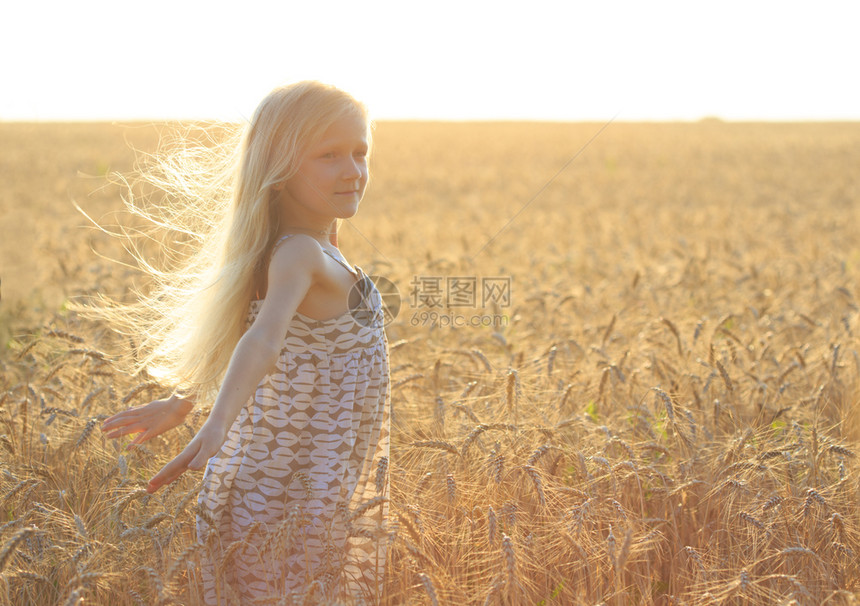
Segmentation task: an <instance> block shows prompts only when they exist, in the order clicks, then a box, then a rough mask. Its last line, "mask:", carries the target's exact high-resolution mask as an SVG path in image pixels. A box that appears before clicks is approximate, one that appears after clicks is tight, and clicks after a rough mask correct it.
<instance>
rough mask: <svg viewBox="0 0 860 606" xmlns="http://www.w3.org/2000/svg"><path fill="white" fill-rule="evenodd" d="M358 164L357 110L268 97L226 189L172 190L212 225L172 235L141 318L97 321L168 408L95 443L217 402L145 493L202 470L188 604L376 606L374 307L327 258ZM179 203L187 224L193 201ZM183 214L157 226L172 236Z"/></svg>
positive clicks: (383, 394)
mask: <svg viewBox="0 0 860 606" xmlns="http://www.w3.org/2000/svg"><path fill="white" fill-rule="evenodd" d="M369 148H370V123H369V120H368V116H367V112H366V109H365V108H364V106H363V105H362V104H360V103H359V102H357V101H356V100H355V99H353V98H352V97H351V96H349V95H347V94H346V93H344V92H342V91H340V90H338V89H336V88H334V87H331V86H327V85H323V84H320V83H318V82H299V83H297V84H293V85H290V86H285V87H282V88H278V89H276V90H274V91H273V92H272V93H270V94H269V95H268V96H267V97H266V98H265V99H264V100H263V102H262V103H261V104H260V106H259V107H258V108H257V110H256V112H255V113H254V116H253V118H252V120H251V121H250V123H249V124H248V125H247V127H246V129H245V131H244V134H243V137H242V141H241V145H240V147H239V148H238V154H236V156H235V157H236V162H235V164H236V166H235V171H234V172H233V176H232V177H231V178H230V179H226V180H225V179H221V180H218V179H214V180H210V183H209V184H208V185H206V186H205V187H198V188H197V189H194V187H184V189H183V188H180V187H174V190H180V189H183V191H184V192H185V196H186V197H188V193H187V192H192V194H193V192H195V191H196V192H205V193H206V194H207V195H209V196H210V197H212V198H216V199H217V198H219V194H220V198H221V206H220V207H219V206H217V205H216V206H215V207H214V208H215V209H216V211H215V212H217V213H218V214H220V215H221V216H205V217H202V220H200V218H198V220H197V225H198V226H199V225H203V226H204V228H203V229H202V233H201V230H200V229H199V227H198V229H197V231H193V230H191V229H188V228H182V227H180V229H185V233H191V234H192V235H193V236H194V238H195V239H196V240H197V241H199V242H201V243H200V244H199V245H198V246H196V248H195V252H194V253H193V254H192V255H190V257H187V258H186V259H185V261H184V262H183V263H182V264H181V266H180V267H178V268H175V267H174V268H173V270H172V271H169V272H161V273H159V272H155V271H152V272H151V273H152V274H153V277H154V279H155V281H156V287H155V289H154V290H153V292H152V293H151V294H149V295H148V296H146V297H143V298H142V299H141V301H139V302H138V303H136V304H135V305H131V306H123V307H118V306H114V307H113V308H112V309H111V319H112V320H113V321H114V323H115V324H117V325H118V328H119V329H120V331H121V332H125V333H130V334H132V335H133V336H134V337H135V338H136V342H139V343H140V344H141V345H140V346H139V348H138V351H137V352H136V355H137V359H138V360H139V362H138V365H139V368H145V369H146V370H147V371H148V372H149V373H150V374H151V375H152V376H155V377H157V378H158V379H159V380H160V381H163V382H164V383H165V384H168V385H170V386H171V387H172V388H173V390H174V395H172V396H171V397H170V398H168V399H166V400H158V401H155V402H151V403H149V404H146V405H143V406H138V407H135V408H132V409H129V410H126V411H124V412H120V413H118V414H115V415H114V416H112V417H110V418H108V419H107V420H106V421H105V422H104V424H103V426H102V430H103V431H104V432H106V434H107V436H108V437H110V438H117V437H120V436H123V435H127V434H131V433H139V434H140V435H138V436H137V437H136V438H135V439H134V440H133V441H132V444H131V445H136V444H140V443H141V442H143V441H145V440H148V439H150V438H152V437H154V436H157V435H159V434H161V433H162V432H164V431H166V430H167V429H170V428H172V427H175V426H177V425H179V424H181V423H182V421H183V419H184V417H185V416H186V415H187V414H188V412H189V411H190V410H191V408H192V407H193V404H192V402H194V401H200V400H201V399H204V398H206V397H208V395H209V394H212V393H217V396H216V397H215V400H214V404H213V406H212V410H211V412H210V413H209V416H208V418H207V419H206V421H205V423H204V424H203V425H202V427H201V428H200V430H199V431H198V432H197V434H196V435H195V436H194V438H193V439H192V440H191V441H190V442H189V444H188V446H186V447H185V449H184V450H183V451H182V452H181V453H180V454H179V455H178V456H176V458H174V459H173V460H172V461H170V462H169V463H167V464H166V465H165V466H164V467H163V468H162V469H161V471H159V472H158V473H157V474H156V475H155V476H154V477H153V478H152V479H151V480H150V482H149V486H148V488H147V490H148V491H149V492H154V491H156V490H158V489H159V488H160V487H161V486H163V485H165V484H168V483H170V482H172V481H174V480H175V479H176V478H177V477H179V476H180V475H181V474H182V473H183V472H184V471H185V470H187V469H191V470H201V469H204V467H205V471H204V474H203V485H202V489H201V491H200V495H199V500H198V503H199V505H200V510H201V511H200V514H199V515H198V517H197V533H198V541H199V542H200V543H201V544H202V550H201V554H202V556H201V562H202V570H201V576H202V580H203V592H204V599H205V602H206V604H227V603H232V602H234V601H235V600H236V599H238V600H239V602H240V603H241V604H250V603H268V602H267V601H266V600H265V598H267V597H271V598H272V599H273V601H274V602H277V601H278V600H280V599H281V598H282V597H283V596H284V595H286V594H287V593H290V592H294V591H295V592H299V593H300V594H304V593H305V592H306V591H313V592H314V595H315V596H316V597H317V599H320V600H321V599H326V600H340V601H342V602H348V603H362V602H363V603H368V604H370V603H375V602H377V601H378V600H379V598H380V595H381V591H382V575H383V572H384V565H385V555H386V554H385V545H386V541H385V538H386V528H385V520H386V517H387V513H388V507H387V497H388V490H389V482H388V474H387V469H388V453H389V442H388V432H389V407H390V396H389V363H388V343H387V340H386V337H385V333H384V331H383V328H382V317H383V315H382V309H381V305H382V301H381V298H380V295H379V292H378V291H377V289H376V287H375V286H374V284H373V282H372V281H371V280H370V279H369V278H368V277H367V276H366V275H365V274H364V272H363V271H362V270H361V269H360V268H359V267H358V266H357V265H356V266H353V267H350V265H349V263H347V262H346V261H345V259H344V258H343V256H342V255H341V254H340V251H339V250H338V248H337V225H338V223H337V221H338V219H346V218H349V217H352V216H354V215H355V213H356V212H357V211H358V206H359V202H360V201H361V199H362V196H363V194H364V191H365V187H366V185H367V181H368V176H369V174H368V165H367V162H368V155H369ZM186 157H187V154H186ZM181 165H182V163H181V162H176V161H171V162H168V163H166V164H164V166H165V167H172V169H173V170H174V172H182V171H176V170H175V169H176V167H177V166H181ZM164 170H166V169H164ZM196 175H199V173H191V174H189V173H188V171H187V170H186V174H183V175H180V177H179V178H174V179H173V180H174V181H175V182H184V183H186V184H187V183H188V179H191V178H194V177H195V176H196ZM164 182H165V181H164V179H163V178H162V179H161V180H160V183H161V184H162V185H163V184H164ZM190 197H191V200H186V202H187V203H188V204H191V205H192V206H194V205H197V208H199V207H200V205H205V204H207V203H209V202H210V200H207V199H203V197H204V196H203V195H202V194H201V195H197V196H196V197H195V196H194V195H191V196H190ZM210 208H211V207H210ZM195 212H196V210H195V211H194V212H191V211H188V209H182V210H176V209H174V211H173V212H172V213H167V214H168V215H169V217H170V218H171V219H172V220H173V221H174V222H178V221H181V220H183V218H185V223H186V224H190V223H192V221H189V220H187V218H188V216H192V215H194V214H195ZM173 227H176V226H175V225H174V226H173ZM361 305H364V306H365V308H364V309H363V310H362V313H356V310H357V309H358V307H359V306H361ZM368 312H369V313H368ZM131 445H130V446H131ZM228 548H231V549H230V550H229V551H228ZM255 600H256V601H255Z"/></svg>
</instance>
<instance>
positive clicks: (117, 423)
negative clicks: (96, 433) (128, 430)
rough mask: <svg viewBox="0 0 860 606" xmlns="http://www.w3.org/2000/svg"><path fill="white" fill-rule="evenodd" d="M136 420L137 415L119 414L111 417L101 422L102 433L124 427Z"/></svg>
mask: <svg viewBox="0 0 860 606" xmlns="http://www.w3.org/2000/svg"><path fill="white" fill-rule="evenodd" d="M137 420H138V415H137V414H133V415H130V414H126V413H124V412H121V413H119V414H116V415H114V416H112V417H108V418H107V419H105V420H104V421H103V422H102V431H109V430H110V429H112V428H114V427H123V426H125V425H129V424H130V423H134V422H136V421H137Z"/></svg>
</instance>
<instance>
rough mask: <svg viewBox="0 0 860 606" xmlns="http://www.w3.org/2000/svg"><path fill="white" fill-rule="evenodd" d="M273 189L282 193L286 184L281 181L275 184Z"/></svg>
mask: <svg viewBox="0 0 860 606" xmlns="http://www.w3.org/2000/svg"><path fill="white" fill-rule="evenodd" d="M272 189H273V190H275V191H281V190H282V189H284V182H283V181H281V182H280V183H275V184H274V185H273V186H272Z"/></svg>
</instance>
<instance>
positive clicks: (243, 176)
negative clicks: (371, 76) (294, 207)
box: [81, 81, 370, 398]
mask: <svg viewBox="0 0 860 606" xmlns="http://www.w3.org/2000/svg"><path fill="white" fill-rule="evenodd" d="M344 115H356V116H360V117H361V119H363V120H364V121H365V122H366V123H367V124H368V141H370V122H369V119H368V115H367V109H366V108H365V106H364V105H363V104H362V103H360V102H359V101H357V100H356V99H354V98H353V97H352V96H351V95H349V94H347V93H345V92H343V91H341V90H339V89H337V88H335V87H333V86H331V85H327V84H322V83H320V82H316V81H302V82H297V83H295V84H291V85H287V86H283V87H279V88H276V89H275V90H273V91H272V92H271V93H269V95H267V96H266V97H265V98H264V99H263V101H262V102H261V103H260V105H259V106H258V107H257V109H256V111H255V112H254V115H253V117H252V119H251V120H250V122H249V123H248V124H246V125H245V127H244V128H243V129H242V132H241V133H236V132H234V133H233V135H232V136H229V137H227V140H226V142H222V143H221V144H218V145H215V146H212V145H208V146H206V145H203V146H201V145H199V144H194V143H191V142H189V141H188V140H184V141H183V142H182V144H181V145H180V146H173V148H172V149H171V150H170V151H169V152H166V153H165V152H158V153H156V154H155V155H154V156H152V157H151V158H150V159H151V160H153V161H150V162H149V163H148V166H147V168H146V169H145V170H142V171H141V172H140V174H139V175H138V177H139V178H140V179H142V180H143V182H145V183H147V184H149V185H154V186H155V188H156V189H155V191H156V192H158V194H159V195H158V196H157V197H156V196H152V195H151V194H150V195H147V196H144V199H143V200H139V198H140V196H137V197H135V196H133V195H131V193H130V192H129V195H127V196H126V197H125V198H124V200H125V202H126V206H127V208H128V209H129V210H130V211H131V212H132V213H134V214H135V215H138V216H140V217H143V218H144V219H146V220H148V221H150V222H151V223H152V224H153V225H155V226H157V228H158V229H160V230H168V231H169V232H171V233H172V234H173V235H174V236H178V239H177V238H174V239H173V240H172V243H171V244H170V245H169V247H168V248H167V250H166V251H165V254H164V262H163V263H161V265H162V266H163V267H157V266H156V264H154V263H152V262H151V261H150V260H147V259H146V258H145V257H144V255H143V254H142V252H141V250H140V249H139V248H138V247H137V246H131V247H127V248H128V249H129V251H130V252H131V253H132V254H133V255H134V257H135V259H136V260H137V263H138V265H139V267H140V268H141V269H142V270H143V271H144V272H145V273H146V274H148V275H149V276H150V278H151V288H150V289H149V290H148V292H146V293H141V292H137V293H136V295H137V300H136V301H135V302H133V303H131V304H120V303H117V302H116V301H112V300H110V299H108V298H106V297H104V296H99V297H98V298H97V300H96V301H94V302H93V301H90V302H89V303H88V304H87V305H85V306H82V307H81V309H83V310H84V311H87V312H90V313H91V314H94V315H96V316H99V317H101V318H104V319H106V320H107V321H108V322H109V324H110V325H112V327H113V328H114V329H115V330H116V331H117V332H119V333H121V334H124V335H127V336H128V337H130V338H131V340H132V342H133V343H134V350H133V351H130V352H126V355H124V356H122V358H121V360H122V361H125V362H128V363H130V370H131V371H132V372H135V373H138V372H141V371H146V372H147V373H148V374H149V375H150V376H151V377H153V378H154V379H155V380H157V381H158V382H160V383H161V384H163V385H165V386H169V387H170V388H172V389H173V390H174V391H175V393H178V394H181V395H184V396H188V397H195V398H209V397H212V396H213V395H214V393H215V392H216V391H217V388H218V386H219V384H220V381H221V379H222V378H223V375H224V372H225V371H226V369H227V365H228V363H229V361H230V356H231V355H232V352H233V349H234V347H235V346H236V343H237V342H238V340H239V338H240V337H241V336H242V333H243V332H244V328H245V322H246V318H247V313H248V305H249V303H250V301H251V300H252V297H253V294H254V293H253V290H254V279H255V276H256V275H257V274H258V272H259V271H261V270H265V268H266V266H267V263H268V257H269V255H270V252H271V249H272V247H273V245H274V241H275V238H276V237H277V236H278V233H279V229H280V226H279V225H278V217H279V216H280V214H279V212H277V206H276V205H275V203H274V201H275V198H276V194H275V192H274V190H273V186H274V185H277V184H279V183H281V182H283V181H285V180H287V179H289V178H291V177H292V176H293V175H295V173H296V171H297V170H298V166H299V164H300V161H301V156H302V153H303V151H304V150H305V149H306V148H307V147H308V146H309V145H312V144H313V143H315V142H316V141H318V140H319V138H320V137H321V136H322V135H323V133H324V132H325V130H326V129H327V128H328V127H329V126H330V125H331V124H332V123H333V122H335V121H336V120H338V119H339V118H341V117H343V116H344Z"/></svg>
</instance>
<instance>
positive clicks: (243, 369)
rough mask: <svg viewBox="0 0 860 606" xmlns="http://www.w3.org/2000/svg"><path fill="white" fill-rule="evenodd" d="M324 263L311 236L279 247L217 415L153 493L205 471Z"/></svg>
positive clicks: (156, 480) (152, 486)
mask: <svg viewBox="0 0 860 606" xmlns="http://www.w3.org/2000/svg"><path fill="white" fill-rule="evenodd" d="M324 262H325V261H324V259H323V252H322V249H321V248H320V246H319V244H318V243H317V242H316V241H315V240H314V239H313V238H311V237H310V236H306V235H296V236H294V237H292V238H290V239H289V240H287V241H285V242H284V244H283V245H281V246H280V247H278V249H276V251H275V254H274V255H273V256H272V260H271V262H270V263H269V271H268V290H267V292H266V298H265V300H264V301H263V304H262V306H261V307H260V311H259V313H258V315H257V318H256V320H255V321H254V323H253V324H252V325H251V327H250V328H249V329H248V330H247V332H245V334H244V335H243V336H242V338H241V339H239V342H238V344H237V345H236V348H235V349H234V350H233V355H232V356H231V358H230V364H229V366H228V367H227V372H226V374H225V375H224V382H223V383H222V384H221V389H220V391H219V392H218V396H217V397H216V398H215V404H214V405H213V406H212V411H211V412H210V413H209V416H208V417H207V419H206V422H205V423H204V424H203V426H202V427H201V428H200V430H199V431H198V432H197V435H196V436H194V438H192V440H191V442H190V443H189V444H188V446H186V447H185V449H184V450H183V451H182V452H181V453H179V455H178V456H177V457H176V458H174V459H173V460H172V461H170V462H169V463H168V464H167V465H165V466H164V467H163V468H162V469H161V471H159V472H158V473H157V474H155V476H153V478H152V479H151V480H150V481H149V485H148V486H147V491H148V492H150V493H152V492H155V491H156V490H158V489H159V488H160V487H161V486H163V485H164V484H169V483H170V482H172V481H173V480H175V479H176V478H178V477H179V476H180V475H181V474H182V473H183V472H184V471H185V470H186V469H195V470H198V469H203V468H204V467H205V465H206V462H207V461H208V460H209V458H211V457H212V456H213V455H215V454H216V453H217V452H218V450H219V449H220V448H221V446H222V445H223V444H224V440H225V439H226V438H227V432H228V430H229V429H230V426H231V425H232V424H233V421H234V420H235V419H236V417H237V416H238V414H239V411H240V410H242V407H243V406H244V405H245V403H246V402H247V401H248V398H250V397H251V395H252V394H253V393H254V391H255V390H256V388H257V386H258V385H259V383H260V380H261V379H262V378H263V377H264V376H265V375H266V373H267V372H269V371H270V370H271V368H272V366H273V365H274V364H275V361H276V360H277V359H278V355H279V354H280V351H281V347H282V345H283V341H284V336H285V335H286V334H287V329H288V328H289V325H290V321H291V320H292V318H293V316H294V315H295V313H296V310H297V309H298V307H299V304H300V303H301V302H302V300H303V299H304V298H305V295H306V294H307V292H308V290H309V289H310V287H311V285H312V284H313V283H314V281H315V280H316V279H317V276H318V275H319V274H320V272H321V271H322V268H323V266H324V265H323V264H324Z"/></svg>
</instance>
